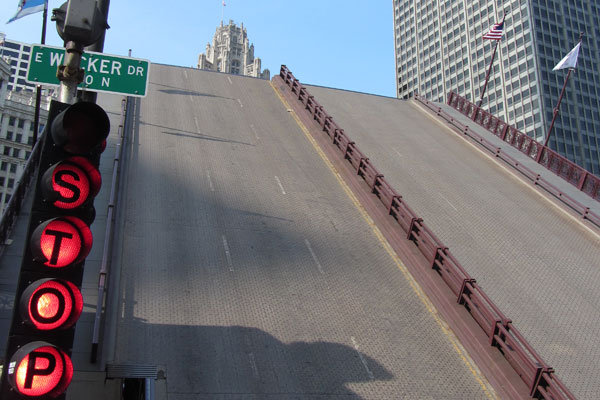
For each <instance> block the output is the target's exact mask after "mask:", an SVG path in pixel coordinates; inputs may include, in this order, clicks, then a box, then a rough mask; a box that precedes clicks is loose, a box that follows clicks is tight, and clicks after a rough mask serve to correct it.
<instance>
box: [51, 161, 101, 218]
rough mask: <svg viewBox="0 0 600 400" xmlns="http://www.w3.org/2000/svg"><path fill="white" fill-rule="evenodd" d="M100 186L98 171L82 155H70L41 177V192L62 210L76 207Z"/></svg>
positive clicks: (97, 190) (91, 195)
mask: <svg viewBox="0 0 600 400" xmlns="http://www.w3.org/2000/svg"><path fill="white" fill-rule="evenodd" d="M100 186H102V177H101V175H100V172H99V171H98V169H97V168H96V167H94V166H93V165H92V163H91V162H90V161H89V160H88V159H86V158H84V157H79V156H76V157H70V158H68V159H66V160H63V161H61V162H59V163H57V164H54V165H53V166H52V167H50V168H49V169H48V170H47V171H46V172H45V173H44V176H43V177H42V184H41V188H42V194H43V196H44V199H46V200H47V201H49V202H51V203H52V205H54V206H55V207H58V208H60V209H64V210H70V209H74V208H77V207H79V206H81V205H82V204H84V203H85V202H86V201H88V199H90V198H93V197H95V196H96V195H97V194H98V192H99V191H100Z"/></svg>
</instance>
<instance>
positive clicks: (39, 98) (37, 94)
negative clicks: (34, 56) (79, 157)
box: [31, 0, 48, 148]
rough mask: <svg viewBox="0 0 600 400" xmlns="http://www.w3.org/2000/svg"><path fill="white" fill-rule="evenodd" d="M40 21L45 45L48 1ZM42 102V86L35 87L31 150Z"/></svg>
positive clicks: (38, 125) (36, 135) (36, 133)
mask: <svg viewBox="0 0 600 400" xmlns="http://www.w3.org/2000/svg"><path fill="white" fill-rule="evenodd" d="M42 18H43V21H42V44H46V21H47V19H48V1H47V0H46V1H45V2H44V15H43V17H42ZM41 102H42V86H41V85H37V87H36V91H35V114H34V117H33V142H32V144H31V148H33V147H35V143H36V142H37V140H38V130H39V128H40V104H41Z"/></svg>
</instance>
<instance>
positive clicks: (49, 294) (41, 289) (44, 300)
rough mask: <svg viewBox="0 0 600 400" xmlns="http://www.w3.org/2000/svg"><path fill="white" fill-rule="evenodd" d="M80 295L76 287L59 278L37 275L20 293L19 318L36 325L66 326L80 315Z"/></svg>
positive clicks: (81, 299)
mask: <svg viewBox="0 0 600 400" xmlns="http://www.w3.org/2000/svg"><path fill="white" fill-rule="evenodd" d="M82 309H83V297H82V296H81V292H80V291H79V289H78V288H77V287H76V286H75V285H74V284H72V283H71V282H69V281H65V280H62V279H52V278H48V279H40V280H37V281H35V282H33V283H32V284H31V285H29V286H28V287H27V289H25V291H24V292H23V294H22V295H21V301H20V304H19V311H20V313H21V318H22V319H23V321H25V322H26V323H28V324H30V325H33V326H34V327H35V328H36V329H39V330H42V331H49V330H55V329H68V328H70V327H71V326H73V324H75V322H77V320H78V319H79V316H80V315H81V311H82Z"/></svg>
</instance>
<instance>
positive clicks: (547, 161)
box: [448, 92, 600, 201]
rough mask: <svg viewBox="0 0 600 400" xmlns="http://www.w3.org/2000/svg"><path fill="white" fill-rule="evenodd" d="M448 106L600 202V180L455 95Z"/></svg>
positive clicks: (451, 97) (450, 98)
mask: <svg viewBox="0 0 600 400" xmlns="http://www.w3.org/2000/svg"><path fill="white" fill-rule="evenodd" d="M448 105H450V106H452V107H453V108H454V109H456V110H458V111H460V112H461V113H462V114H464V115H466V116H467V117H469V118H470V119H472V120H473V121H474V122H476V123H477V124H479V125H481V126H482V127H484V128H485V129H487V130H488V131H490V132H491V133H492V134H494V135H495V136H497V137H499V138H500V139H502V140H503V141H504V142H506V143H509V144H510V145H511V146H513V147H515V148H517V149H519V150H520V151H521V152H522V153H524V154H526V155H528V156H529V157H531V158H532V159H534V160H536V161H538V155H539V154H540V153H541V157H539V161H538V162H539V163H540V164H541V165H543V166H544V167H546V168H548V169H549V170H550V171H552V172H554V173H555V174H556V175H558V176H560V177H561V178H563V179H564V180H566V181H567V182H569V183H570V184H572V185H573V186H575V187H577V189H579V190H581V191H583V192H584V193H585V194H587V195H588V196H590V197H592V198H593V199H595V200H598V201H600V178H599V177H597V176H595V175H593V174H591V173H590V172H588V171H586V170H585V169H584V168H582V167H580V166H579V165H577V164H575V163H574V162H572V161H570V160H568V159H567V158H565V157H563V156H561V155H560V154H558V153H557V152H555V151H554V150H551V149H550V148H548V147H546V146H544V145H542V144H540V143H538V142H537V141H535V140H534V139H533V138H531V137H529V136H527V135H526V134H524V133H523V132H520V131H518V130H517V129H515V128H513V127H512V126H510V125H508V124H507V123H506V122H504V121H502V120H501V119H499V118H497V117H495V116H493V115H492V114H490V113H489V112H487V111H485V110H483V109H482V108H479V107H477V106H476V105H475V104H473V103H471V102H470V101H468V100H467V99H465V98H463V97H461V96H460V95H458V94H457V93H455V92H451V93H450V95H448Z"/></svg>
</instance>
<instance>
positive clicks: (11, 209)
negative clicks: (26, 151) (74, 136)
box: [0, 131, 46, 252]
mask: <svg viewBox="0 0 600 400" xmlns="http://www.w3.org/2000/svg"><path fill="white" fill-rule="evenodd" d="M44 132H46V131H44ZM44 140H45V133H42V137H41V138H40V139H39V140H38V141H37V142H36V144H35V146H34V147H33V149H32V151H31V154H30V155H29V159H28V160H27V163H26V164H25V168H24V169H23V173H22V174H21V177H20V178H19V181H18V182H17V184H16V185H15V188H14V190H13V193H12V195H11V196H10V200H9V201H8V204H7V205H6V208H5V209H4V212H3V213H2V217H1V218H0V252H2V251H3V249H4V245H5V244H6V241H7V239H8V238H9V236H10V234H11V232H12V229H13V226H14V224H15V222H16V221H17V217H18V216H19V214H20V212H21V207H22V206H23V202H24V201H25V197H26V196H27V191H28V190H29V188H30V186H31V183H32V182H33V181H34V179H33V178H34V177H35V174H36V173H37V170H38V167H39V164H40V155H41V151H42V145H43V143H44Z"/></svg>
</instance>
